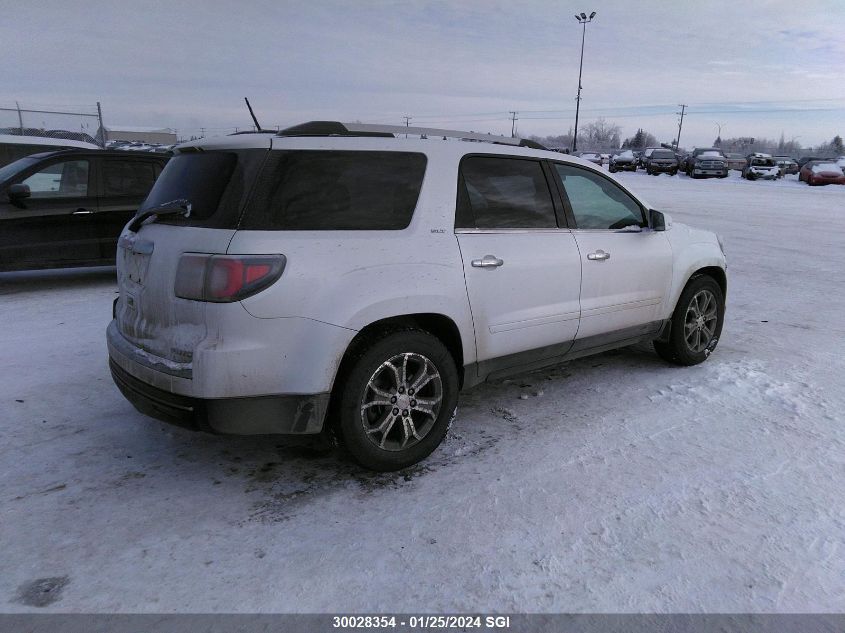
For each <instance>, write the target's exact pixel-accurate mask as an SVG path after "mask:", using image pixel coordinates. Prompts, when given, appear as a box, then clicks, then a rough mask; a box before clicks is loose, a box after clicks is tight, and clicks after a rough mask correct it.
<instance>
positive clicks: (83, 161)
mask: <svg viewBox="0 0 845 633" xmlns="http://www.w3.org/2000/svg"><path fill="white" fill-rule="evenodd" d="M166 163H167V156H163V155H161V154H150V155H141V154H134V155H133V154H127V153H124V152H112V151H107V150H61V151H55V152H43V153H39V154H33V155H31V156H27V157H26V158H21V159H19V160H17V161H15V162H13V163H10V164H8V165H6V166H5V167H0V271H9V270H24V269H35V268H58V267H65V266H100V265H111V264H114V261H115V252H116V251H117V238H118V236H119V235H120V231H121V229H122V228H123V226H124V225H125V224H126V223H127V222H128V221H129V219H131V218H132V217H133V216H134V215H135V212H136V211H137V210H138V206H139V205H140V204H141V202H142V201H143V200H144V198H145V197H146V196H147V193H148V192H149V191H150V188H151V187H152V185H153V182H155V179H156V177H157V176H158V175H159V174H160V173H161V171H162V169H163V168H164V165H165V164H166Z"/></svg>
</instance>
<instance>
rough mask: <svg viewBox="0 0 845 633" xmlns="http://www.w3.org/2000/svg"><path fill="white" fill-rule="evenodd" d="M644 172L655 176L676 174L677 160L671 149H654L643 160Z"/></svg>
mask: <svg viewBox="0 0 845 633" xmlns="http://www.w3.org/2000/svg"><path fill="white" fill-rule="evenodd" d="M645 171H646V173H647V174H650V175H654V176H656V175H657V174H662V173H667V174H670V175H672V176H674V175H675V174H677V173H678V159H677V158H676V157H675V152H673V151H672V150H671V149H655V150H654V151H652V152H651V154H649V156H648V158H646V159H645Z"/></svg>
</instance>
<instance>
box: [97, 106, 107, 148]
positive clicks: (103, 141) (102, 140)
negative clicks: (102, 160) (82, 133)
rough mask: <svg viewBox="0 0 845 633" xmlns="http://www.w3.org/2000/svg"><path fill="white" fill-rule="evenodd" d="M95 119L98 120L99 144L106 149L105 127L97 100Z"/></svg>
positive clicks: (101, 110)
mask: <svg viewBox="0 0 845 633" xmlns="http://www.w3.org/2000/svg"><path fill="white" fill-rule="evenodd" d="M97 119H98V120H99V121H100V144H101V145H102V146H103V149H106V128H105V126H103V109H102V108H101V107H100V102H99V101H98V102H97Z"/></svg>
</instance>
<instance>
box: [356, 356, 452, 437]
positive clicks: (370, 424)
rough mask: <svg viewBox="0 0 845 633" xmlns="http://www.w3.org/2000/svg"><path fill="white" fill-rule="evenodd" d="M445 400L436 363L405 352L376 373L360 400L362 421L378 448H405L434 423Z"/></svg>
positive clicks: (391, 359)
mask: <svg viewBox="0 0 845 633" xmlns="http://www.w3.org/2000/svg"><path fill="white" fill-rule="evenodd" d="M442 402H443V381H442V379H441V376H440V372H439V371H438V370H437V368H436V367H435V365H434V363H432V362H431V360H429V359H428V358H426V357H425V356H423V355H422V354H417V353H414V352H405V353H402V354H397V355H396V356H393V357H392V358H390V359H388V360H387V361H385V362H383V363H382V364H381V365H379V367H378V368H377V369H376V370H375V371H374V372H373V374H372V376H371V377H370V379H369V381H368V382H367V385H366V387H365V388H364V394H363V397H362V399H361V423H362V425H363V426H364V431H365V433H366V436H367V439H369V440H370V442H372V443H373V444H375V445H376V446H377V447H378V448H380V449H383V450H387V451H402V450H405V449H407V448H410V447H411V446H414V445H415V444H418V443H419V442H420V441H421V440H422V439H423V438H424V437H425V436H426V435H427V434H428V433H429V431H431V429H432V427H433V426H434V423H435V421H436V420H437V418H438V415H439V414H440V407H441V404H442Z"/></svg>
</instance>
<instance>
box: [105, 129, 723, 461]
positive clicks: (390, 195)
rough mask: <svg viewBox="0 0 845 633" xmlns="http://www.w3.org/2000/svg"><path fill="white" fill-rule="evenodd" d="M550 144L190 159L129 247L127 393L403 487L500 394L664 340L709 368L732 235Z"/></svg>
mask: <svg viewBox="0 0 845 633" xmlns="http://www.w3.org/2000/svg"><path fill="white" fill-rule="evenodd" d="M406 133H408V134H409V135H416V136H418V137H419V138H408V139H406V138H402V136H404V134H406ZM394 134H395V136H394ZM526 145H529V146H528V147H526ZM531 145H534V144H531V143H528V142H525V141H523V142H522V143H520V142H519V141H518V140H513V139H509V138H504V137H488V136H486V135H485V136H482V135H476V134H471V133H458V132H448V131H444V130H422V129H415V128H404V127H402V128H393V127H386V126H381V127H376V126H367V125H360V124H358V125H351V124H346V125H344V124H340V123H332V122H314V123H309V124H303V125H300V126H296V127H294V128H289V129H287V130H284V131H282V132H280V133H279V134H278V135H274V134H242V135H236V136H229V137H223V138H219V139H210V140H205V139H204V140H202V141H197V142H192V143H190V144H186V145H182V146H181V147H179V148H177V149H176V150H175V152H174V154H175V155H174V157H173V158H172V159H171V160H170V162H169V163H168V165H167V167H166V169H165V170H164V171H163V173H162V174H161V176H160V177H159V179H158V181H157V182H156V184H155V186H154V188H153V190H152V191H151V192H150V194H149V196H148V198H147V200H146V201H145V202H144V204H143V205H142V207H141V209H140V210H139V212H138V215H137V216H136V217H135V219H134V220H133V221H132V222H130V224H129V225H127V227H126V228H125V229H124V231H123V233H122V235H121V237H120V242H119V247H118V256H117V266H118V278H119V285H120V296H119V298H118V299H117V300H116V302H115V307H114V320H113V321H112V323H111V324H110V325H109V328H108V347H109V355H110V366H111V371H112V375H113V377H114V381H115V383H116V384H117V385H118V387H119V388H120V390H121V391H122V392H123V394H124V395H125V396H126V397H127V398H128V399H129V400H130V401H131V402H132V403H133V404H134V405H135V407H136V408H137V409H138V410H139V411H141V412H143V413H145V414H148V415H150V416H152V417H155V418H159V419H161V420H165V421H168V422H173V423H176V424H180V425H182V426H188V427H189V428H193V429H201V430H206V431H212V432H217V433H232V434H323V435H324V437H332V438H336V439H337V440H338V441H339V442H340V443H341V444H342V445H344V446H345V447H346V448H347V449H348V451H349V453H351V455H352V456H353V457H354V458H355V459H356V460H357V461H358V462H359V463H361V464H362V465H364V466H367V467H369V468H373V469H377V470H394V469H398V468H403V467H405V466H408V465H410V464H413V463H415V462H417V461H419V460H421V459H424V458H425V457H426V456H428V455H429V454H430V453H431V452H432V451H433V450H434V449H435V448H436V447H437V446H438V445H439V444H440V442H441V441H442V439H443V437H444V436H445V434H446V432H447V429H448V427H449V424H450V421H451V420H452V418H453V416H454V412H455V410H456V404H457V400H458V392H459V391H460V390H461V389H467V388H470V387H472V386H474V385H477V384H478V383H481V382H483V381H485V380H489V379H496V378H500V377H502V376H505V375H509V374H514V373H519V372H525V371H527V370H531V369H535V368H538V367H543V366H547V365H552V364H555V363H559V362H561V361H563V360H567V359H571V358H575V357H579V356H584V355H588V354H594V353H597V352H602V351H605V350H608V349H612V348H616V347H621V346H625V345H631V344H633V343H638V342H642V341H649V340H653V341H654V346H655V348H656V350H657V352H658V353H659V354H660V355H661V356H662V357H664V358H665V359H667V360H669V361H672V362H675V363H678V364H683V365H691V364H695V363H699V362H701V361H703V360H704V359H706V358H707V356H708V355H709V354H710V353H711V352H712V351H713V349H714V348H715V347H716V343H717V342H718V340H719V336H720V332H721V329H722V321H723V318H724V306H725V292H726V285H727V278H726V275H725V270H726V266H725V256H724V252H723V250H722V248H721V245H720V242H719V240H718V239H717V237H716V236H715V235H714V234H712V233H709V232H706V231H701V230H695V229H692V228H689V227H686V226H684V225H681V224H674V225H673V224H672V223H671V222H670V221H669V218H668V216H665V215H664V214H662V213H660V212H658V211H655V210H653V209H650V207H649V206H648V205H647V204H646V203H645V202H643V201H642V200H641V199H640V198H638V197H636V196H634V195H633V194H632V193H631V192H630V191H628V190H627V189H626V188H625V187H624V186H622V185H621V184H619V183H618V182H617V181H616V180H615V179H614V178H613V177H610V176H608V175H607V174H606V173H605V172H604V171H602V170H601V169H600V168H597V167H595V166H594V165H592V164H591V163H588V162H587V161H584V160H580V159H576V158H572V157H569V156H565V155H561V154H559V153H555V152H551V151H543V150H540V149H537V148H536V147H533V146H531Z"/></svg>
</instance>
